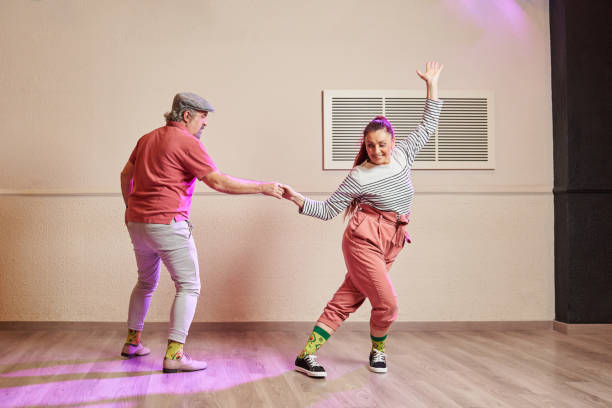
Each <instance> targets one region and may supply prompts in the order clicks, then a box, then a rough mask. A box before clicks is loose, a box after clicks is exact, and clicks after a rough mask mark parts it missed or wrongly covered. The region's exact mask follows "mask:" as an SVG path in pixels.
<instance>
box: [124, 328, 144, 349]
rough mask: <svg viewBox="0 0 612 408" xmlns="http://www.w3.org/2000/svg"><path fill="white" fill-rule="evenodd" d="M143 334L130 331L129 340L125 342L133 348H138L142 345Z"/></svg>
mask: <svg viewBox="0 0 612 408" xmlns="http://www.w3.org/2000/svg"><path fill="white" fill-rule="evenodd" d="M141 334H142V332H141V331H138V330H132V329H128V335H127V339H126V340H125V342H126V343H128V344H131V345H133V346H137V345H138V344H139V343H140V335H141Z"/></svg>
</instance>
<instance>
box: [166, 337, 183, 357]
mask: <svg viewBox="0 0 612 408" xmlns="http://www.w3.org/2000/svg"><path fill="white" fill-rule="evenodd" d="M166 358H167V359H168V360H180V359H181V358H183V343H179V342H178V341H174V340H170V339H168V348H167V349H166Z"/></svg>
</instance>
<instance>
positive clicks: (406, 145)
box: [301, 99, 443, 220]
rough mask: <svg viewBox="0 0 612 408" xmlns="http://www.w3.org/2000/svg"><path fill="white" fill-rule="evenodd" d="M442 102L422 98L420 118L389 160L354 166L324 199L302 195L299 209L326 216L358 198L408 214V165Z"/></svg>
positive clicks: (428, 133) (429, 132)
mask: <svg viewBox="0 0 612 408" xmlns="http://www.w3.org/2000/svg"><path fill="white" fill-rule="evenodd" d="M442 104H443V102H442V101H441V100H437V101H434V100H431V99H427V100H426V102H425V110H424V112H423V119H422V120H421V122H420V123H419V125H418V126H417V128H416V129H415V130H413V131H412V132H411V133H410V134H409V135H408V137H407V138H406V139H405V140H402V141H401V142H397V143H396V145H395V147H394V148H393V152H392V154H391V160H390V162H389V164H380V165H375V166H373V167H366V166H364V165H363V164H364V163H362V164H360V165H358V166H355V167H354V168H353V169H352V170H351V172H350V173H349V175H348V176H347V177H346V178H345V179H344V181H343V182H342V184H340V186H339V187H338V189H337V190H336V191H335V192H334V193H333V194H332V195H331V196H330V197H329V198H328V199H327V200H325V201H316V200H311V199H309V198H305V201H304V207H303V208H302V211H301V213H302V214H305V215H310V216H311V217H317V218H320V219H322V220H329V219H331V218H334V217H335V216H336V215H338V214H340V212H342V211H343V210H344V209H346V208H347V207H348V206H349V204H350V203H351V202H352V201H353V200H358V201H359V202H360V203H362V204H367V205H369V206H372V207H374V208H377V209H379V210H381V211H394V212H395V213H397V214H398V217H399V215H402V214H410V206H411V204H412V198H413V196H414V188H413V187H412V181H411V180H410V168H411V167H412V164H413V163H414V158H415V156H416V155H417V153H418V152H419V151H420V150H421V149H422V148H423V146H425V143H427V141H428V140H429V138H430V137H431V135H433V134H434V133H435V131H436V128H437V127H438V119H439V118H440V112H441V111H442Z"/></svg>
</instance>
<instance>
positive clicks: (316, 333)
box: [298, 326, 329, 358]
mask: <svg viewBox="0 0 612 408" xmlns="http://www.w3.org/2000/svg"><path fill="white" fill-rule="evenodd" d="M327 339H329V333H328V332H326V331H325V330H323V329H322V328H320V327H319V326H315V327H314V329H313V330H312V334H311V335H310V337H309V338H308V341H307V342H306V346H304V350H302V352H301V353H300V355H299V356H298V357H299V358H304V356H306V355H307V354H315V353H316V352H317V350H318V349H319V348H321V346H322V345H323V343H325V342H326V341H327Z"/></svg>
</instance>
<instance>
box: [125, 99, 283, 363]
mask: <svg viewBox="0 0 612 408" xmlns="http://www.w3.org/2000/svg"><path fill="white" fill-rule="evenodd" d="M213 111H214V109H213V107H212V106H211V105H210V104H209V103H208V102H207V101H206V100H205V99H204V98H202V97H200V96H198V95H196V94H193V93H189V92H184V93H179V94H177V95H176V96H175V97H174V101H173V102H172V111H171V112H169V113H166V114H165V115H164V116H165V118H166V121H167V123H166V126H163V127H161V128H159V129H156V130H154V131H152V132H151V133H148V134H146V135H144V136H143V137H141V138H140V140H138V143H137V144H136V147H135V148H134V150H133V152H132V155H131V156H130V158H129V160H128V162H127V164H126V165H125V167H124V168H123V171H122V172H121V192H122V194H123V200H124V201H125V205H126V213H125V220H126V224H127V228H128V231H129V233H130V238H131V239H132V244H133V246H134V252H135V254H136V264H137V266H138V281H137V283H136V286H134V289H133V291H132V295H131V297H130V306H129V313H128V336H127V340H126V342H125V345H124V346H123V349H122V350H121V355H122V356H123V357H125V358H132V357H137V356H144V355H147V354H149V353H150V350H149V349H148V348H146V347H145V346H144V345H143V344H142V343H141V341H140V337H141V333H142V329H143V326H144V319H145V316H146V314H147V310H148V309H149V304H150V302H151V297H152V296H153V292H154V291H155V288H156V287H157V282H158V280H159V275H160V270H161V264H160V262H163V263H164V265H166V268H167V269H168V272H170V276H171V277H172V280H173V281H174V284H175V287H176V296H175V298H174V303H173V305H172V310H171V312H170V329H169V333H168V348H167V350H166V356H165V357H164V362H163V371H164V372H165V373H175V372H179V371H197V370H203V369H205V368H206V362H204V361H197V360H193V359H191V358H189V357H188V356H187V355H186V354H185V353H184V352H183V345H184V344H185V340H186V338H187V333H188V331H189V326H190V325H191V321H192V320H193V316H194V313H195V309H196V304H197V299H198V296H199V295H200V274H199V266H198V256H197V251H196V247H195V243H194V240H193V236H192V235H191V230H192V225H191V222H190V221H189V210H190V207H191V199H192V196H193V190H194V187H195V182H196V179H199V180H202V181H203V182H204V183H206V184H207V185H208V186H210V187H211V188H212V189H214V190H217V191H220V192H223V193H229V194H257V193H261V194H265V195H269V196H273V197H276V198H278V199H280V198H281V197H282V194H283V187H282V185H281V184H279V183H274V182H271V183H263V182H259V181H251V180H241V179H237V178H234V177H231V176H229V175H226V174H223V173H221V172H219V171H218V170H217V167H216V166H215V164H214V162H213V161H212V159H211V158H210V156H209V155H208V153H207V152H206V149H205V148H204V146H203V145H202V143H201V142H200V140H199V139H200V135H201V133H202V130H203V129H204V127H205V126H206V124H207V120H208V113H209V112H213Z"/></svg>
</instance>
